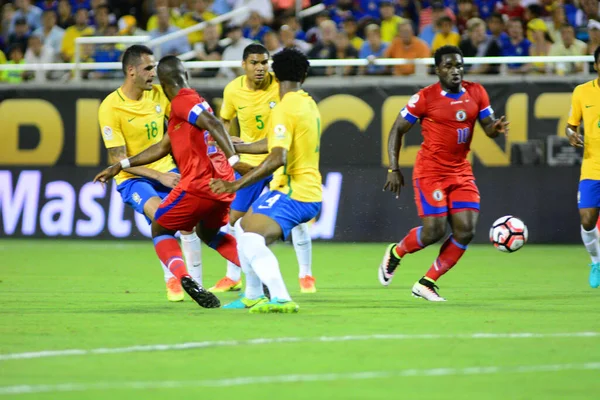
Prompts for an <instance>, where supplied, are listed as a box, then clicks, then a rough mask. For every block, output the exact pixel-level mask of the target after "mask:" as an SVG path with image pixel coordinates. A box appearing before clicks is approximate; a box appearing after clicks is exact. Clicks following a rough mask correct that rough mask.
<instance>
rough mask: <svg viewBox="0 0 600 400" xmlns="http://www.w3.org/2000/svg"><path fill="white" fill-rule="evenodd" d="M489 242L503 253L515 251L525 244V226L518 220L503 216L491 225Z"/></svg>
mask: <svg viewBox="0 0 600 400" xmlns="http://www.w3.org/2000/svg"><path fill="white" fill-rule="evenodd" d="M490 241H491V242H492V243H493V244H494V247H496V248H497V249H498V250H500V251H503V252H505V253H512V252H514V251H517V250H519V249H520V248H521V247H523V245H524V244H525V243H526V242H527V226H526V225H525V223H524V222H523V221H521V220H520V219H519V218H517V217H513V216H512V215H505V216H504V217H501V218H498V219H497V220H496V221H494V223H493V224H492V227H491V229H490Z"/></svg>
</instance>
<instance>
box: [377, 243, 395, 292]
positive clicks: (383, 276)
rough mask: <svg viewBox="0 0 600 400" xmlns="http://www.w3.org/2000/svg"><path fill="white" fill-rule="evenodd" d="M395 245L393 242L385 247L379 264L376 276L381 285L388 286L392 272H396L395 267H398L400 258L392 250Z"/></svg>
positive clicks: (392, 275)
mask: <svg viewBox="0 0 600 400" xmlns="http://www.w3.org/2000/svg"><path fill="white" fill-rule="evenodd" d="M395 246H396V244H395V243H393V244H390V245H389V246H388V247H387V248H386V249H385V254H384V255H383V260H382V261H381V264H379V270H378V274H377V276H378V278H379V283H381V284H382V285H383V286H388V285H389V284H390V283H392V278H393V277H394V272H396V268H398V265H400V259H399V258H398V257H396V256H395V255H394V253H393V252H392V250H393V248H394V247H395Z"/></svg>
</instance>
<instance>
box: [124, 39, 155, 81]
mask: <svg viewBox="0 0 600 400" xmlns="http://www.w3.org/2000/svg"><path fill="white" fill-rule="evenodd" d="M144 54H148V55H150V56H152V55H154V53H153V52H152V50H150V48H148V47H146V46H144V45H141V44H134V45H133V46H130V47H129V48H128V49H127V50H125V54H123V66H122V68H123V73H124V74H125V75H127V67H129V66H130V65H133V66H135V65H137V64H139V62H140V59H141V58H142V55H144Z"/></svg>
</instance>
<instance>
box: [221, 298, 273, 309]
mask: <svg viewBox="0 0 600 400" xmlns="http://www.w3.org/2000/svg"><path fill="white" fill-rule="evenodd" d="M268 301H269V299H268V298H266V297H265V296H260V297H259V298H257V299H249V298H247V297H245V296H240V298H239V299H237V300H236V301H233V302H231V303H229V304H225V305H224V306H223V308H227V309H229V310H235V309H238V310H239V309H244V308H252V307H254V306H255V305H257V304H262V303H266V302H268Z"/></svg>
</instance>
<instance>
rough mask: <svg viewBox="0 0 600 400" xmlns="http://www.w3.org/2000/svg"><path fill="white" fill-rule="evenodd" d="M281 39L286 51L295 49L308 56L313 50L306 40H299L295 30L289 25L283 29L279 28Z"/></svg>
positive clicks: (282, 27)
mask: <svg viewBox="0 0 600 400" xmlns="http://www.w3.org/2000/svg"><path fill="white" fill-rule="evenodd" d="M279 38H280V39H281V43H282V46H283V47H284V48H286V49H289V48H295V49H297V50H300V51H301V52H303V53H304V54H308V52H309V51H310V49H311V48H312V46H311V45H310V44H308V43H306V42H305V41H304V40H300V39H297V36H296V34H295V32H294V30H293V29H292V28H290V27H289V26H288V25H282V26H281V28H279Z"/></svg>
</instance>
